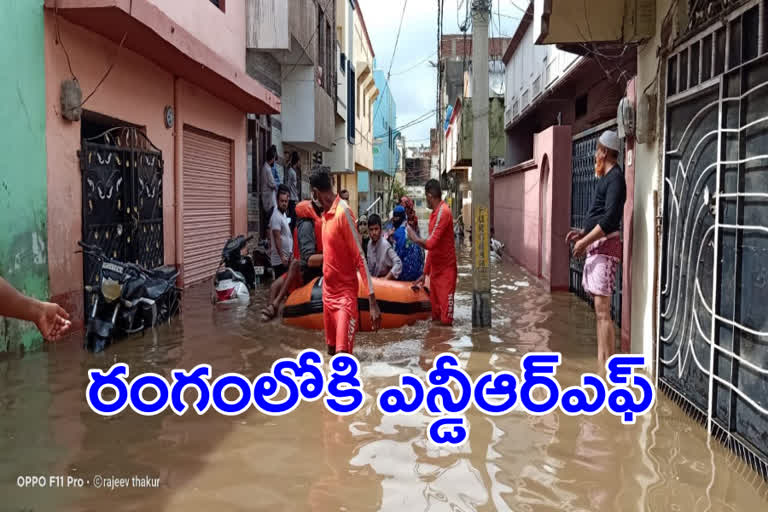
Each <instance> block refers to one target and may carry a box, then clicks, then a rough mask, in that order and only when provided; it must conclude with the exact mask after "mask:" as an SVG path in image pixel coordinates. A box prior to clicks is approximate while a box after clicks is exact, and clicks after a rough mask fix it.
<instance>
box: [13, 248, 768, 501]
mask: <svg viewBox="0 0 768 512" xmlns="http://www.w3.org/2000/svg"><path fill="white" fill-rule="evenodd" d="M469 272H470V268H469V260H468V258H467V255H466V254H464V255H463V257H462V260H461V261H460V268H459V273H460V277H459V280H460V283H459V289H458V293H457V297H456V326H455V327H454V328H445V327H439V326H432V325H431V324H430V323H428V322H425V323H420V324H418V325H415V326H412V327H408V328H403V329H400V330H394V331H387V332H379V333H376V334H367V333H366V334H361V335H359V336H358V341H357V345H356V347H355V355H356V356H357V358H358V359H359V360H360V362H361V377H362V380H363V383H364V387H365V391H366V393H367V397H366V402H365V405H364V407H363V409H361V410H360V411H359V412H358V413H356V414H354V415H352V416H350V417H337V416H335V415H333V414H331V413H329V412H328V411H327V410H326V409H325V408H324V407H323V405H322V403H321V402H316V403H312V404H307V403H302V404H301V405H300V406H299V407H298V408H297V409H296V410H295V411H293V412H292V413H291V414H289V415H287V416H283V417H268V416H265V415H262V414H260V413H258V412H257V411H256V410H255V409H253V408H251V409H249V412H248V413H246V414H244V415H242V416H239V417H225V416H222V415H219V414H218V413H215V412H209V413H207V414H205V415H203V416H197V415H196V414H195V415H192V414H187V415H185V416H182V417H177V416H176V415H175V414H173V413H172V412H170V411H166V412H164V413H162V414H161V415H159V416H156V417H143V416H139V415H137V414H135V413H133V412H132V411H130V410H129V411H127V412H126V411H124V412H123V413H121V414H119V415H117V416H116V417H113V418H102V417H100V416H98V415H96V414H95V413H93V412H92V411H91V410H90V409H89V407H88V405H87V404H86V402H85V398H84V397H85V389H86V386H87V384H88V377H87V371H88V370H89V369H91V368H101V369H104V370H106V369H108V368H109V367H111V366H112V364H114V363H116V362H126V363H128V364H129V367H130V372H131V375H137V374H139V373H143V372H155V373H164V374H166V375H168V376H169V375H170V371H171V370H172V369H177V368H179V369H186V370H189V369H192V368H193V367H195V366H196V365H198V364H201V363H209V364H211V366H212V368H213V375H214V377H215V376H218V375H221V374H224V373H227V372H237V373H240V374H243V375H245V376H248V377H251V378H253V377H255V376H257V375H258V374H260V373H262V372H265V371H268V370H269V368H270V367H271V365H272V363H273V362H274V361H275V360H276V359H279V358H281V357H295V356H296V355H297V354H298V353H299V351H301V350H302V349H304V348H310V347H313V348H317V349H318V350H321V351H323V338H322V334H321V333H319V332H318V333H314V332H306V331H300V330H296V329H292V328H288V327H285V326H282V325H281V324H280V323H279V322H274V323H271V324H267V325H264V324H262V323H261V321H260V319H259V316H260V315H259V311H260V309H261V306H262V304H263V300H264V292H261V293H257V297H256V298H255V299H254V302H253V303H252V305H251V306H250V307H243V306H219V307H216V308H214V307H212V305H211V303H210V300H209V293H210V289H209V288H207V287H198V288H196V289H192V290H190V291H188V292H187V293H186V295H185V297H184V301H185V302H184V311H183V314H182V316H181V318H179V319H177V320H175V321H174V322H173V323H172V324H171V325H170V326H163V327H161V328H159V329H157V330H156V331H155V332H147V333H146V334H145V335H144V336H143V337H142V336H137V337H133V338H130V339H127V340H123V341H121V342H119V343H118V344H116V345H114V346H112V347H111V348H109V349H108V350H107V351H106V352H105V353H103V354H98V355H93V354H87V353H85V352H84V351H83V350H82V349H81V348H80V347H81V339H80V338H73V339H71V340H69V341H67V342H63V343H59V344H56V345H49V346H47V347H46V348H45V349H44V350H42V351H39V352H35V353H30V354H26V355H24V356H22V357H19V356H12V357H7V356H6V357H5V358H4V359H0V496H2V498H1V499H0V510H3V511H5V510H10V511H31V510H34V511H47V510H57V511H58V510H62V511H64V510H78V511H79V510H100V511H103V510H109V511H110V512H118V511H122V510H126V511H127V510H147V511H166V510H168V511H171V510H172V511H176V510H178V511H206V512H207V511H211V510H216V511H222V512H223V511H241V510H242V511H245V510H248V511H251V510H270V511H277V510H291V511H294V510H296V511H303V510H307V511H339V510H344V511H354V512H357V511H394V512H400V511H430V512H432V511H434V512H437V511H454V512H456V511H492V510H512V511H549V510H551V511H559V510H569V511H693V510H697V511H699V510H702V511H705V510H709V511H742V510H768V490H767V489H766V484H765V483H763V482H762V481H761V480H760V479H759V478H758V477H757V475H756V474H755V473H754V472H752V471H751V470H750V469H749V468H748V467H747V466H746V465H745V464H744V463H743V462H742V461H741V460H740V459H739V458H738V457H736V456H735V455H733V454H732V453H731V452H730V451H728V450H726V449H725V448H723V447H722V446H721V445H720V444H719V443H717V442H716V441H714V440H712V439H711V438H709V437H708V435H707V433H706V431H705V429H703V428H701V427H700V426H699V424H697V423H696V422H694V421H693V420H691V419H690V418H689V417H688V416H686V415H685V414H684V413H683V412H682V411H681V409H680V408H679V407H678V406H677V405H675V404H674V403H673V402H671V401H669V400H668V399H666V398H665V397H663V396H659V397H658V398H657V402H656V405H655V406H654V408H653V410H652V411H651V412H650V413H649V414H647V415H645V416H641V417H640V418H638V420H637V423H636V424H635V425H632V426H622V424H621V422H620V420H619V419H618V418H617V417H615V416H613V415H610V414H608V413H602V414H598V415H597V416H593V417H568V416H566V415H564V414H562V413H561V412H559V411H556V412H554V413H552V414H549V415H547V416H542V417H534V416H531V415H528V414H525V413H523V412H513V413H511V414H508V415H505V416H501V417H491V416H486V415H483V414H482V413H479V412H478V411H477V410H475V409H474V408H472V409H470V410H469V411H468V412H467V414H466V417H467V420H468V422H469V425H470V438H469V442H468V443H467V444H466V445H464V446H462V447H460V448H437V447H435V446H434V445H431V444H430V442H429V441H428V440H427V436H426V430H425V429H426V425H427V424H428V422H429V417H428V416H426V415H423V414H417V415H414V416H396V417H384V416H383V415H382V414H381V413H380V412H379V410H378V409H377V407H376V405H375V399H376V397H377V396H378V393H379V391H380V390H381V389H383V388H385V387H387V386H392V385H395V384H396V383H397V380H398V376H399V375H400V374H402V373H410V374H415V375H418V376H424V374H425V371H426V370H428V369H429V368H430V367H431V364H432V361H433V359H434V358H435V357H436V356H437V355H438V354H440V353H442V352H446V351H450V352H452V353H454V354H457V355H458V357H459V358H460V359H461V360H462V361H463V363H464V364H465V365H466V366H465V369H466V370H467V372H469V374H470V375H471V376H472V377H473V378H474V377H476V376H478V375H480V374H481V373H483V372H485V371H488V370H495V371H499V370H511V371H513V372H515V373H516V374H518V375H519V372H520V358H521V357H522V355H523V354H525V353H526V352H531V351H559V352H562V353H563V365H562V366H561V367H560V368H559V369H558V380H559V382H560V383H561V385H562V386H563V387H565V386H569V385H574V384H577V383H578V381H579V378H580V376H581V374H582V373H583V372H587V371H590V372H591V371H595V370H596V366H595V363H594V360H595V354H596V347H595V338H594V327H593V324H594V315H593V313H592V312H591V310H590V309H589V308H588V307H587V306H586V305H585V304H584V303H582V302H581V301H580V300H579V299H577V298H576V297H574V296H572V295H570V294H556V295H550V294H548V293H546V292H545V291H544V290H543V289H542V288H541V286H540V285H539V284H538V283H537V282H536V280H535V279H534V278H532V277H531V276H529V275H527V274H526V273H525V272H524V271H522V270H521V269H520V268H519V267H517V266H515V265H513V264H511V263H509V262H505V263H504V264H497V265H495V267H494V270H493V292H494V299H493V300H494V311H493V314H494V317H493V318H494V326H493V328H492V329H491V330H490V331H488V332H479V331H478V332H473V330H472V327H471V302H472V299H471V276H470V274H469ZM26 475H29V476H44V477H46V480H47V477H48V476H52V475H63V476H65V477H66V476H75V477H82V478H83V479H84V480H86V481H90V482H91V485H90V486H89V485H86V486H84V487H83V488H51V487H50V486H49V485H47V486H46V487H45V488H39V487H38V488H29V487H27V488H20V487H19V486H18V485H17V479H18V478H19V477H20V476H21V477H23V476H26ZM96 475H99V476H103V477H108V476H116V477H125V478H129V479H130V478H132V477H133V476H140V477H144V476H148V477H150V478H157V479H159V480H158V483H159V487H157V488H153V487H149V488H137V487H133V486H129V487H127V488H121V489H114V490H109V489H105V488H98V489H97V488H94V486H93V480H94V477H95V476H96Z"/></svg>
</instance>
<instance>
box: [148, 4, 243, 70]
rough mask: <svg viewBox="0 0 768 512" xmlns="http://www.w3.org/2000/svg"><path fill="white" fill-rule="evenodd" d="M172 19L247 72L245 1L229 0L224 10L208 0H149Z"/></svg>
mask: <svg viewBox="0 0 768 512" xmlns="http://www.w3.org/2000/svg"><path fill="white" fill-rule="evenodd" d="M148 1H149V2H150V3H152V4H155V6H157V8H158V9H160V10H162V11H163V12H164V13H165V14H166V15H167V16H168V17H169V18H171V19H172V20H173V21H175V22H176V23H178V24H179V25H180V26H181V27H183V28H184V29H185V30H187V31H189V32H190V33H191V34H192V35H193V36H195V37H196V38H197V39H199V40H200V42H202V43H203V44H205V45H206V46H208V47H209V48H211V49H212V50H213V51H215V52H216V53H218V54H219V55H221V56H222V57H224V58H225V59H226V60H228V61H229V62H230V64H232V65H233V66H235V67H237V69H240V70H243V71H245V32H246V30H245V23H246V16H245V1H246V0H226V2H225V9H224V12H222V11H221V10H220V9H219V8H218V7H216V6H215V5H213V4H212V3H211V2H209V1H208V0H183V1H182V0H148Z"/></svg>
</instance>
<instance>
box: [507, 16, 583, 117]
mask: <svg viewBox="0 0 768 512" xmlns="http://www.w3.org/2000/svg"><path fill="white" fill-rule="evenodd" d="M579 59H581V57H579V56H578V55H575V54H572V53H568V52H565V51H562V50H558V49H557V47H556V46H554V45H547V46H539V45H535V44H534V40H533V26H532V25H531V26H530V27H528V30H526V32H525V35H524V36H523V39H522V41H520V45H519V46H518V47H517V49H516V50H515V53H514V54H513V55H512V57H511V58H510V60H509V62H508V63H507V66H506V83H507V85H506V92H505V97H504V99H505V102H504V123H505V125H507V126H508V125H509V124H511V123H512V122H514V120H515V119H516V118H517V117H519V116H520V114H522V113H523V111H525V109H526V108H528V107H530V106H531V105H533V104H534V102H535V101H536V99H537V98H538V97H539V96H540V95H541V94H542V93H543V92H544V91H546V90H547V89H549V88H551V87H552V86H554V85H555V84H556V83H557V81H558V80H560V79H561V78H562V77H563V76H565V74H566V72H567V71H568V70H569V69H570V68H571V66H573V64H574V63H575V62H577V61H578V60H579Z"/></svg>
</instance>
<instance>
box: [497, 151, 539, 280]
mask: <svg viewBox="0 0 768 512" xmlns="http://www.w3.org/2000/svg"><path fill="white" fill-rule="evenodd" d="M538 183H539V168H538V166H537V165H535V164H534V165H533V166H527V167H522V166H518V167H517V168H515V169H514V171H513V172H511V173H510V174H507V175H504V176H500V177H497V178H495V180H494V218H495V223H496V224H495V226H494V228H495V230H496V238H498V239H499V240H500V241H501V242H503V243H504V244H506V249H507V252H509V254H510V256H512V257H513V258H514V259H515V260H516V261H517V262H518V263H519V264H520V265H522V266H524V267H525V268H526V269H528V270H529V271H530V272H532V273H534V274H536V275H539V262H538V254H539V196H538V194H539V187H538Z"/></svg>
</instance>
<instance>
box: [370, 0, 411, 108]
mask: <svg viewBox="0 0 768 512" xmlns="http://www.w3.org/2000/svg"><path fill="white" fill-rule="evenodd" d="M407 7H408V0H405V1H404V2H403V11H402V12H401V13H400V25H399V26H398V27H397V37H396V38H395V47H394V48H393V49H392V58H391V59H390V60H389V70H388V71H387V83H386V84H384V90H383V91H381V96H380V97H381V98H382V101H380V102H379V105H378V106H377V107H376V111H375V112H374V114H373V118H374V119H376V116H378V115H379V109H380V108H381V105H382V104H383V103H384V101H383V99H384V94H385V92H386V91H387V89H388V88H389V79H390V78H391V77H392V64H394V63H395V55H396V54H397V45H398V43H399V42H400V32H401V30H402V29H403V20H404V19H405V10H406V8H407Z"/></svg>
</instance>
